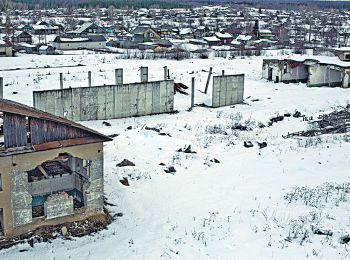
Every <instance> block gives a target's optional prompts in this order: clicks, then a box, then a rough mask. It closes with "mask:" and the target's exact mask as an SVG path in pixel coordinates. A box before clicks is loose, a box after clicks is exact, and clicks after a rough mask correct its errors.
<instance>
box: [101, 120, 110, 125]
mask: <svg viewBox="0 0 350 260" xmlns="http://www.w3.org/2000/svg"><path fill="white" fill-rule="evenodd" d="M102 124H103V125H105V126H112V124H111V123H109V122H107V121H103V122H102Z"/></svg>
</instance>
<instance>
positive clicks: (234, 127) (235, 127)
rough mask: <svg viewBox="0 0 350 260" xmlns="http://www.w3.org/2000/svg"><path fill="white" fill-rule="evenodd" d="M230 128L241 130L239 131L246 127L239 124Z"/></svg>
mask: <svg viewBox="0 0 350 260" xmlns="http://www.w3.org/2000/svg"><path fill="white" fill-rule="evenodd" d="M231 129H232V130H241V131H247V129H248V128H247V127H246V126H244V125H241V124H238V125H235V126H232V127H231Z"/></svg>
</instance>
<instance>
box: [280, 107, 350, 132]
mask: <svg viewBox="0 0 350 260" xmlns="http://www.w3.org/2000/svg"><path fill="white" fill-rule="evenodd" d="M309 124H310V125H311V126H312V129H310V130H307V131H299V132H294V133H288V134H287V135H286V136H283V137H284V138H290V137H296V136H301V137H312V136H318V135H323V134H342V133H347V132H350V105H347V106H346V107H345V108H344V109H342V110H337V111H334V112H332V113H329V114H324V115H320V116H318V120H311V121H309Z"/></svg>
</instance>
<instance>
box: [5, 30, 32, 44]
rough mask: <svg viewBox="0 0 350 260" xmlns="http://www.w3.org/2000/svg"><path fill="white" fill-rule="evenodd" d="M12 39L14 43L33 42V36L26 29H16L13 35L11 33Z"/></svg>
mask: <svg viewBox="0 0 350 260" xmlns="http://www.w3.org/2000/svg"><path fill="white" fill-rule="evenodd" d="M10 39H11V42H12V43H20V42H23V43H32V36H31V35H30V34H29V33H28V32H24V31H15V32H14V33H13V34H12V35H10Z"/></svg>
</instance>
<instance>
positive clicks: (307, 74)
mask: <svg viewBox="0 0 350 260" xmlns="http://www.w3.org/2000/svg"><path fill="white" fill-rule="evenodd" d="M343 56H344V57H345V56H346V55H345V54H343ZM349 73H350V62H346V61H345V59H344V60H340V59H339V58H338V57H318V56H312V57H297V58H287V59H283V58H282V59H264V61H263V67H262V77H263V78H264V79H267V80H271V81H274V82H276V83H278V82H284V83H290V82H304V83H307V86H308V87H322V86H326V87H343V88H348V87H349Z"/></svg>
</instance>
